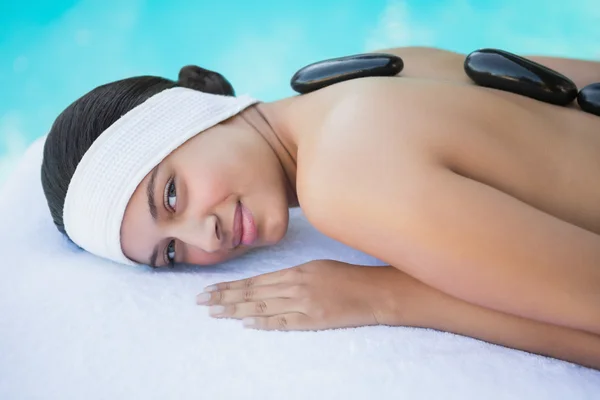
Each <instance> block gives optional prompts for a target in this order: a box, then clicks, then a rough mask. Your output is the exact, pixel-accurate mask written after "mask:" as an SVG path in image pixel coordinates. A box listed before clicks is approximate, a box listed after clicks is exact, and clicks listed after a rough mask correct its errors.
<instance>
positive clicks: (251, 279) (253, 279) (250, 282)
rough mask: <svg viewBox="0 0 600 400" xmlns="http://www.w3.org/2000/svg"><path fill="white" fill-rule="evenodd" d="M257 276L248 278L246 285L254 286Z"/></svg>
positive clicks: (248, 286)
mask: <svg viewBox="0 0 600 400" xmlns="http://www.w3.org/2000/svg"><path fill="white" fill-rule="evenodd" d="M254 282H255V278H248V279H246V280H245V281H244V287H247V288H250V287H253V286H254Z"/></svg>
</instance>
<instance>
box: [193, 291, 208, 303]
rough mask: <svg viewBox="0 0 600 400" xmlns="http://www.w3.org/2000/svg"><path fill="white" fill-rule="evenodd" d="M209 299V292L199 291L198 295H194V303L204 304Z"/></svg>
mask: <svg viewBox="0 0 600 400" xmlns="http://www.w3.org/2000/svg"><path fill="white" fill-rule="evenodd" d="M209 301H210V293H200V294H199V295H198V296H196V303H198V304H205V303H208V302H209Z"/></svg>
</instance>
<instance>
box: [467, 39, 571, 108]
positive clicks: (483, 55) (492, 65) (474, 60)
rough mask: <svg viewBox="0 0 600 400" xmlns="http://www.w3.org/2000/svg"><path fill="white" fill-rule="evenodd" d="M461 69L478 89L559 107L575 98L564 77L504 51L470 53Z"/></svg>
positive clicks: (569, 83) (568, 81) (487, 50)
mask: <svg viewBox="0 0 600 400" xmlns="http://www.w3.org/2000/svg"><path fill="white" fill-rule="evenodd" d="M464 67H465V72H466V73H467V75H468V76H469V78H471V79H472V80H473V81H474V82H475V83H476V84H478V85H480V86H486V87H490V88H494V89H500V90H504V91H507V92H512V93H516V94H520V95H523V96H527V97H531V98H534V99H536V100H540V101H543V102H546V103H551V104H556V105H561V106H564V105H567V104H569V103H571V102H572V101H573V100H575V97H577V86H575V83H573V82H572V81H571V80H570V79H569V78H567V77H566V76H564V75H561V74H559V73H558V72H556V71H554V70H552V69H550V68H548V67H545V66H543V65H541V64H538V63H536V62H533V61H531V60H528V59H526V58H523V57H520V56H518V55H516V54H512V53H509V52H506V51H502V50H496V49H481V50H477V51H474V52H472V53H471V54H469V55H468V56H467V58H466V59H465V65H464Z"/></svg>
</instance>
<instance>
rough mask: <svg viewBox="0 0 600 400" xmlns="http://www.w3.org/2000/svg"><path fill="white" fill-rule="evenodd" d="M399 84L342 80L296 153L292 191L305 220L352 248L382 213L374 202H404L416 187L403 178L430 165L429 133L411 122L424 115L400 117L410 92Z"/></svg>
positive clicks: (412, 177)
mask: <svg viewBox="0 0 600 400" xmlns="http://www.w3.org/2000/svg"><path fill="white" fill-rule="evenodd" d="M398 81H400V80H387V81H386V80H380V81H374V80H363V81H361V82H359V81H357V82H355V83H354V84H352V85H347V87H342V86H341V85H340V87H338V88H337V90H338V92H337V93H334V94H332V96H335V98H337V99H338V100H337V101H336V103H335V106H333V107H331V108H330V110H329V112H328V113H327V115H326V116H325V117H323V118H322V120H321V123H320V127H319V129H318V131H317V132H316V133H313V134H312V135H311V139H310V140H308V141H307V142H305V143H304V146H302V147H301V148H299V150H298V176H297V190H298V197H299V200H300V205H301V207H302V209H303V211H304V213H305V215H306V217H307V218H308V219H309V220H310V221H311V223H312V224H313V225H314V226H315V227H316V228H317V229H319V230H320V231H321V232H322V233H324V234H326V235H328V236H330V237H333V238H334V239H336V240H339V241H341V242H344V243H346V244H348V245H351V246H353V247H356V248H359V247H358V246H356V243H354V242H355V241H359V240H360V237H361V236H362V234H363V233H364V229H368V226H366V225H365V224H367V223H369V221H370V219H371V218H372V217H373V213H377V210H381V207H380V206H378V204H377V202H378V201H381V202H382V204H381V206H383V203H384V202H389V199H396V200H397V201H407V202H408V201H409V199H410V197H411V194H410V191H411V190H412V187H413V186H414V185H413V184H410V183H409V182H413V183H417V182H418V178H417V176H418V175H419V169H420V168H421V166H424V165H426V164H429V165H430V161H431V160H430V159H428V156H427V155H428V154H430V152H428V151H427V150H425V149H424V147H423V146H424V143H426V142H427V140H425V136H426V135H427V134H428V133H427V132H426V129H424V125H423V124H422V123H419V124H418V125H417V124H416V122H415V121H418V120H421V121H422V120H423V118H422V117H417V116H415V115H414V113H413V116H412V117H410V118H403V117H402V115H405V114H411V113H410V112H409V111H407V110H406V107H409V106H410V104H409V103H410V97H411V94H410V93H409V92H410V90H409V91H408V92H402V91H401V90H398V88H399V85H402V86H405V85H406V84H407V83H408V82H406V81H405V82H403V83H400V82H398ZM403 105H405V106H406V107H405V109H404V110H402V109H403ZM400 110H402V111H401V112H399V111H400ZM400 126H402V128H401V129H399V127H400ZM434 132H436V130H433V129H432V130H431V132H430V133H429V134H433V133H434ZM390 183H391V184H390ZM400 183H402V184H400ZM384 207H385V208H387V207H388V206H387V205H385V206H384ZM371 222H374V221H372V220H371ZM358 226H362V229H363V231H362V232H359V230H357V229H356V228H357V227H358ZM369 226H376V225H370V223H369ZM353 238H354V239H353Z"/></svg>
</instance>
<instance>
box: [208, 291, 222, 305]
mask: <svg viewBox="0 0 600 400" xmlns="http://www.w3.org/2000/svg"><path fill="white" fill-rule="evenodd" d="M210 297H211V299H212V302H213V304H220V303H222V302H223V292H222V291H218V292H214V293H213V294H212V295H211V296H210Z"/></svg>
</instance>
